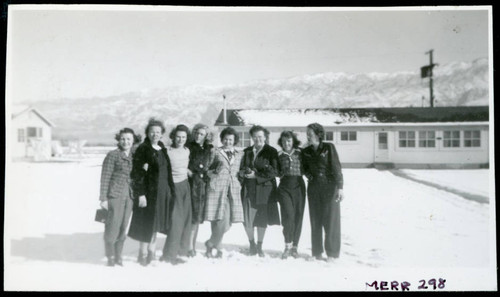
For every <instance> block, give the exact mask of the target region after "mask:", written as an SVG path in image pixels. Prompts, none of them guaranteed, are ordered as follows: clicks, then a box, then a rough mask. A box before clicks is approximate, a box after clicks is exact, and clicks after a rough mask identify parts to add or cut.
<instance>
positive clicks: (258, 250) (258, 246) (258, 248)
mask: <svg viewBox="0 0 500 297" xmlns="http://www.w3.org/2000/svg"><path fill="white" fill-rule="evenodd" d="M257 254H258V255H259V257H264V256H265V254H264V251H263V250H262V242H257Z"/></svg>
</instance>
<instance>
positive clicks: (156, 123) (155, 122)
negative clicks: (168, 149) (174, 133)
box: [144, 118, 166, 136]
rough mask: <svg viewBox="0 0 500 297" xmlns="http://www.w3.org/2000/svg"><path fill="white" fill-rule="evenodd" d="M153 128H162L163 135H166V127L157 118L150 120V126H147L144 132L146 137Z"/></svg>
mask: <svg viewBox="0 0 500 297" xmlns="http://www.w3.org/2000/svg"><path fill="white" fill-rule="evenodd" d="M151 127H160V128H161V134H164V133H165V130H166V129H165V125H164V124H163V122H162V121H160V120H157V119H155V118H150V119H149V121H148V125H147V126H146V129H145V130H144V132H145V133H146V136H147V135H148V132H149V129H150V128H151Z"/></svg>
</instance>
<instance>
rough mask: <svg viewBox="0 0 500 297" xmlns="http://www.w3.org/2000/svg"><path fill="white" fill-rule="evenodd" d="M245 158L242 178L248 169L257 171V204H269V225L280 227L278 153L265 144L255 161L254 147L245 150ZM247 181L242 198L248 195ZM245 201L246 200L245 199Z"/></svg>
mask: <svg viewBox="0 0 500 297" xmlns="http://www.w3.org/2000/svg"><path fill="white" fill-rule="evenodd" d="M243 152H244V156H243V160H242V161H241V166H240V176H241V177H243V176H244V175H245V170H246V169H247V168H249V169H251V170H253V171H255V177H256V182H257V185H256V189H255V196H256V202H257V204H260V205H264V204H267V206H268V208H267V224H268V225H279V224H280V217H279V212H278V203H277V193H276V188H277V186H276V185H277V183H276V177H277V176H278V168H279V165H278V151H277V150H276V149H275V148H273V147H272V146H270V145H268V144H264V146H263V147H262V149H261V151H260V152H259V153H258V154H257V157H256V158H255V161H254V152H253V146H250V147H247V148H245V149H244V150H243ZM245 181H246V179H243V190H242V194H241V195H242V197H243V198H244V197H246V195H247V191H248V189H247V185H246V182H245ZM244 199H245V198H244Z"/></svg>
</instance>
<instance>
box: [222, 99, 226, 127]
mask: <svg viewBox="0 0 500 297" xmlns="http://www.w3.org/2000/svg"><path fill="white" fill-rule="evenodd" d="M222 98H223V99H222V100H223V101H224V106H223V108H222V109H223V112H224V115H223V119H224V125H227V112H226V109H227V106H226V95H225V94H223V95H222Z"/></svg>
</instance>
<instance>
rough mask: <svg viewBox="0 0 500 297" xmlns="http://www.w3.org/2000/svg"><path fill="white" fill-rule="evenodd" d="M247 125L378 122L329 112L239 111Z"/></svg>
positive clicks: (279, 125)
mask: <svg viewBox="0 0 500 297" xmlns="http://www.w3.org/2000/svg"><path fill="white" fill-rule="evenodd" d="M237 113H238V116H239V117H240V119H241V120H242V121H243V122H244V123H245V125H247V126H248V125H253V124H259V125H263V126H269V127H282V126H307V125H309V124H311V119H313V121H315V122H317V123H320V124H321V125H325V126H333V125H337V123H371V122H374V121H375V122H376V121H377V119H376V117H375V115H372V116H370V117H359V116H358V115H357V114H354V113H353V114H347V113H339V112H333V111H327V110H308V111H305V110H286V109H274V110H257V109H247V110H239V111H237Z"/></svg>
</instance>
